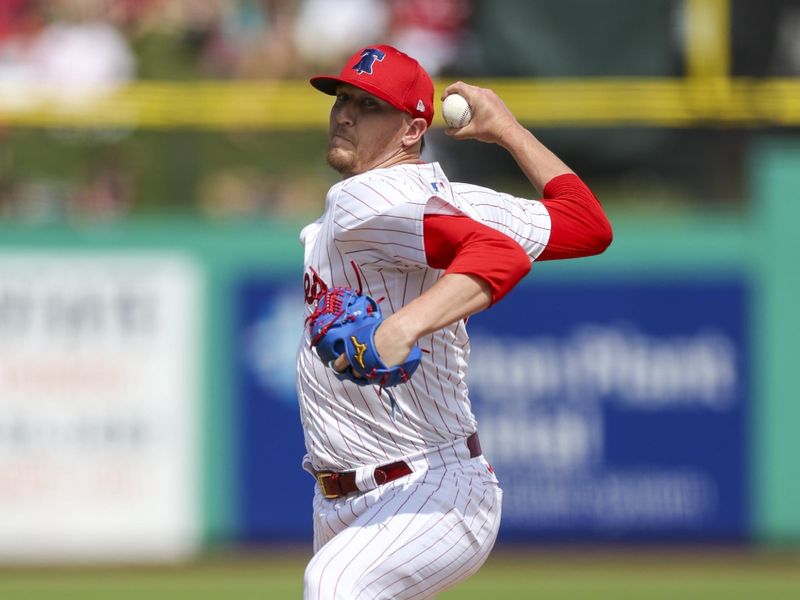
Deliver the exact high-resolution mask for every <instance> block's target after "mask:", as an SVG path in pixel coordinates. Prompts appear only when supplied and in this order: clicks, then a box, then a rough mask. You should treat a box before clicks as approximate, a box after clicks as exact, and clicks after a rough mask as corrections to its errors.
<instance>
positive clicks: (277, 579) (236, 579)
mask: <svg viewBox="0 0 800 600" xmlns="http://www.w3.org/2000/svg"><path fill="white" fill-rule="evenodd" d="M306 559H307V557H304V556H302V555H301V554H298V553H296V552H294V553H292V554H290V555H280V554H278V553H269V554H244V555H239V554H233V555H225V556H222V557H217V556H215V557H207V558H204V559H201V560H198V561H196V562H194V563H192V564H189V565H182V566H160V567H155V566H153V567H126V568H123V567H99V566H98V567H49V568H43V567H14V568H9V567H5V568H0V598H2V599H3V600H17V599H20V600H23V599H24V600H42V599H51V598H52V599H55V598H81V599H82V600H99V599H101V598H102V599H104V600H105V599H113V600H129V599H134V598H135V599H137V600H138V599H144V600H162V599H163V600H166V599H170V600H173V599H181V598H191V599H193V600H211V599H220V600H221V599H226V600H227V599H233V600H251V599H252V600H255V599H259V600H265V599H266V600H283V599H294V598H301V597H302V577H303V568H304V565H305V561H306ZM526 598H536V599H537V600H540V599H570V600H574V599H578V600H580V599H584V598H586V599H589V598H591V599H592V600H597V599H605V598H608V599H612V598H613V599H614V600H626V599H629V598H630V599H634V598H635V599H637V600H639V599H653V600H661V599H667V598H669V599H673V598H680V599H695V598H696V599H702V600H716V599H718V598H719V599H721V600H722V599H724V600H735V599H739V598H741V599H748V600H750V599H756V600H767V599H772V598H775V599H784V598H785V599H791V598H800V551H796V550H795V551H788V550H787V551H780V552H751V551H734V550H730V549H722V550H703V551H699V550H682V551H676V550H663V549H658V550H656V549H652V548H651V549H646V550H642V551H635V550H630V549H628V550H622V551H620V550H608V549H604V548H602V547H601V548H597V549H589V550H580V551H575V550H563V549H533V550H531V549H524V550H519V551H512V550H509V549H507V548H506V549H503V550H499V551H497V552H495V554H494V555H493V556H492V557H491V558H490V560H489V561H488V562H487V564H486V565H485V566H484V568H483V569H481V571H480V572H479V573H478V574H477V575H475V576H474V577H473V578H472V579H470V580H469V581H467V582H465V583H462V584H461V585H459V586H457V587H455V588H453V589H451V590H448V591H447V592H445V593H443V594H440V595H439V597H438V599H439V600H472V599H475V600H478V599H480V600H506V599H508V600H511V599H514V600H521V599H526Z"/></svg>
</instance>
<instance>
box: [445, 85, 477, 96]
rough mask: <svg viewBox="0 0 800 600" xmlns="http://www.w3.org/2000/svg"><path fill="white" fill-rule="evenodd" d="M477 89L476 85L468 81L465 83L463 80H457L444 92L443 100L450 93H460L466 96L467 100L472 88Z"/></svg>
mask: <svg viewBox="0 0 800 600" xmlns="http://www.w3.org/2000/svg"><path fill="white" fill-rule="evenodd" d="M474 89H477V88H476V87H475V86H474V85H469V84H468V83H464V82H463V81H456V82H455V83H451V84H450V85H448V86H447V87H446V88H444V91H443V92H442V97H441V100H444V99H445V98H447V97H448V96H449V95H450V94H460V95H462V96H464V98H466V99H467V100H469V97H470V95H471V93H472V90H474Z"/></svg>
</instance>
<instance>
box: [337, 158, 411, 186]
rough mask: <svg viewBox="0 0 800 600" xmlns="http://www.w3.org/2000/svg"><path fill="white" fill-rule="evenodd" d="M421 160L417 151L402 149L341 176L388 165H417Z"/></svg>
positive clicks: (348, 175)
mask: <svg viewBox="0 0 800 600" xmlns="http://www.w3.org/2000/svg"><path fill="white" fill-rule="evenodd" d="M421 162H422V160H421V159H420V156H419V153H417V152H413V151H402V152H399V153H397V154H392V155H391V156H387V157H385V158H383V159H380V160H377V161H375V162H374V163H373V164H372V165H370V166H368V167H367V168H365V169H363V170H361V171H359V172H358V173H350V174H344V173H342V178H343V179H346V178H348V177H353V176H354V175H360V174H361V173H366V172H368V171H373V170H375V169H388V168H390V167H396V166H398V165H418V164H420V163H421Z"/></svg>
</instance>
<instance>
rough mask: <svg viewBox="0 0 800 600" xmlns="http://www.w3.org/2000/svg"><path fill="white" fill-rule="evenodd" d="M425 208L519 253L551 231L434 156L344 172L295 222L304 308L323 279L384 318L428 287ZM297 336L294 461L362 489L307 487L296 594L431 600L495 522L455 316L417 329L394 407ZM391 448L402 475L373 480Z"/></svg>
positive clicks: (467, 563) (525, 206)
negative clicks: (368, 300)
mask: <svg viewBox="0 0 800 600" xmlns="http://www.w3.org/2000/svg"><path fill="white" fill-rule="evenodd" d="M426 214H453V215H455V214H466V215H467V216H470V217H472V218H474V219H476V220H478V221H480V222H482V223H484V224H486V225H488V226H491V227H493V228H495V229H497V230H499V231H501V232H502V233H504V234H506V235H508V236H509V237H511V238H512V239H514V240H515V241H517V242H518V243H519V244H520V245H521V246H522V247H523V248H524V249H525V251H526V252H527V253H528V255H529V256H530V258H531V260H533V259H535V258H536V257H537V256H538V255H539V254H540V253H541V252H542V250H543V249H544V247H545V245H546V244H547V241H548V238H549V233H550V217H549V215H548V213H547V210H546V209H545V207H544V205H543V204H542V203H540V202H537V201H532V200H524V199H520V198H515V197H512V196H510V195H508V194H502V193H498V192H495V191H493V190H489V189H486V188H482V187H479V186H474V185H468V184H461V183H452V184H451V183H450V182H449V181H448V180H447V177H446V176H445V174H444V172H443V171H442V169H441V167H440V166H439V165H438V164H437V163H430V164H403V165H397V166H394V167H390V168H385V169H375V170H371V171H369V172H367V173H364V174H361V175H356V176H354V177H351V178H349V179H346V180H344V181H342V182H340V183H338V184H336V185H334V186H333V187H332V188H331V189H330V191H329V192H328V194H327V197H326V200H325V210H324V213H323V215H322V216H321V217H320V218H319V219H317V220H316V221H315V222H314V223H312V224H310V225H308V226H306V227H305V228H304V229H303V231H302V232H301V236H300V237H301V241H302V243H303V244H304V247H305V275H304V290H305V296H306V298H305V299H306V315H307V316H308V315H310V314H311V313H312V312H313V310H314V305H315V298H316V297H317V296H318V295H319V293H320V291H321V290H323V289H325V288H326V287H332V286H350V287H353V288H356V289H358V288H359V287H362V288H363V291H364V292H365V293H368V294H370V295H371V296H372V297H373V298H376V299H377V298H381V297H383V298H384V300H383V301H382V302H381V309H382V311H383V313H384V316H385V317H388V316H389V315H391V314H392V313H394V312H395V311H396V310H399V309H400V308H401V307H402V306H403V305H405V304H407V303H408V302H410V301H411V300H413V299H414V298H416V297H418V296H419V295H421V294H422V293H423V292H425V291H426V290H427V289H429V288H430V287H431V286H432V285H433V284H434V283H436V282H437V281H438V280H439V278H440V277H441V276H442V274H443V271H440V270H437V269H432V268H430V267H428V265H427V263H426V254H425V245H424V240H423V219H424V216H425V215H426ZM309 342H310V340H309V335H308V331H305V332H304V335H303V338H302V340H301V343H300V347H299V350H298V355H297V365H298V368H297V391H298V397H299V402H300V414H301V419H302V422H303V430H304V435H305V442H306V448H307V451H308V454H307V455H306V456H305V458H304V461H303V466H304V468H306V469H307V470H308V471H309V472H314V471H321V470H333V471H349V470H355V471H356V472H357V478H358V480H359V481H360V482H362V484H363V489H364V491H363V493H359V494H354V495H351V496H347V497H343V498H339V499H336V500H328V499H325V498H323V497H322V495H321V494H320V491H319V488H317V489H316V492H315V498H314V550H315V556H314V558H313V559H312V560H311V562H310V563H309V566H308V568H307V570H306V581H305V587H306V590H305V598H307V599H314V600H323V599H325V600H328V599H348V600H352V599H353V598H395V599H400V598H432V597H433V596H435V594H436V593H438V592H439V591H441V590H443V589H445V588H447V587H449V586H450V585H452V584H453V583H456V582H457V581H460V580H462V579H464V578H465V577H466V576H468V575H469V574H471V573H473V572H474V571H476V570H477V569H478V568H479V567H480V566H481V564H483V562H484V561H485V560H486V557H487V556H488V554H489V551H490V550H491V548H492V546H493V544H494V540H495V537H496V535H497V529H498V527H499V522H500V505H501V498H502V492H501V490H500V488H499V487H498V484H497V480H496V478H495V476H494V473H493V472H492V471H491V468H490V467H489V465H488V463H487V462H486V460H485V459H484V458H483V456H477V457H475V458H470V453H469V450H468V449H467V446H466V444H465V440H466V438H467V437H468V436H470V435H471V434H472V433H474V432H475V431H476V429H477V424H476V420H475V416H474V415H473V413H472V410H471V406H470V401H469V397H468V390H467V384H466V382H465V376H466V371H467V360H468V358H469V337H468V335H467V331H466V328H465V324H464V322H463V321H459V322H457V323H455V324H453V325H451V326H449V327H446V328H444V329H442V330H440V331H437V332H435V333H433V334H431V335H429V336H426V337H424V338H422V339H420V340H419V342H418V343H419V345H420V347H421V348H423V349H425V350H427V351H428V352H427V353H424V354H423V359H422V363H421V365H420V367H419V368H418V369H417V371H416V372H415V373H414V375H413V376H412V378H411V380H410V381H409V382H408V383H405V384H401V385H399V386H397V387H395V388H393V392H394V395H395V398H396V401H397V405H398V410H397V414H396V417H395V418H394V419H393V418H392V411H391V408H390V406H389V401H388V399H387V397H386V396H385V395H380V394H379V391H378V388H377V387H373V386H366V387H363V386H358V385H356V384H354V383H352V382H350V381H340V380H338V379H337V378H336V377H335V376H334V374H333V372H332V371H331V369H330V368H328V367H327V366H326V365H324V364H323V363H322V361H321V360H320V358H319V357H318V356H317V355H316V353H315V352H314V350H313V349H312V348H311V347H310V343H309ZM401 459H402V460H405V461H406V462H407V463H408V464H409V465H410V466H411V468H412V473H411V474H410V475H406V476H404V477H401V478H400V479H397V480H395V481H392V482H390V483H387V484H384V485H381V486H379V487H375V486H374V478H373V479H371V475H372V473H373V472H374V467H375V466H378V465H384V464H387V463H391V462H394V461H397V460H401ZM378 498H380V499H381V502H379V503H378V502H376V500H377V499H378ZM379 532H380V535H377V534H378V533H379ZM468 550H469V551H468Z"/></svg>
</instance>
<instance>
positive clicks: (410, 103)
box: [311, 45, 433, 126]
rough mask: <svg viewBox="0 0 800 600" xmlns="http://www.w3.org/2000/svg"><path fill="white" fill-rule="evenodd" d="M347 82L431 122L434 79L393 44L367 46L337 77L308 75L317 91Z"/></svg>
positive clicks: (330, 90) (329, 90) (333, 89)
mask: <svg viewBox="0 0 800 600" xmlns="http://www.w3.org/2000/svg"><path fill="white" fill-rule="evenodd" d="M340 83H349V84H350V85H354V86H356V87H357V88H360V89H362V90H364V91H366V92H369V93H370V94H372V95H373V96H377V97H378V98H380V99H381V100H385V101H386V102H388V103H389V104H391V105H392V106H394V107H395V108H397V109H398V110H402V111H403V112H407V113H409V114H410V115H412V116H414V117H422V118H424V119H425V121H426V122H427V123H428V126H430V124H431V121H433V81H431V78H430V76H429V75H428V74H427V73H426V72H425V69H423V68H422V67H421V66H420V64H419V63H418V62H417V61H416V60H414V59H413V58H411V57H410V56H409V55H408V54H405V53H403V52H400V51H399V50H398V49H397V48H393V47H392V46H386V45H380V46H369V47H367V48H363V49H361V50H359V51H358V52H356V53H355V54H354V55H353V56H352V57H350V60H348V61H347V64H346V65H345V67H344V68H343V69H342V72H341V73H339V75H338V76H332V75H322V76H319V77H312V78H311V85H313V86H314V87H315V88H317V89H318V90H320V91H322V92H325V93H326V94H330V95H331V96H333V95H335V94H336V86H337V85H338V84H340Z"/></svg>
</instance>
